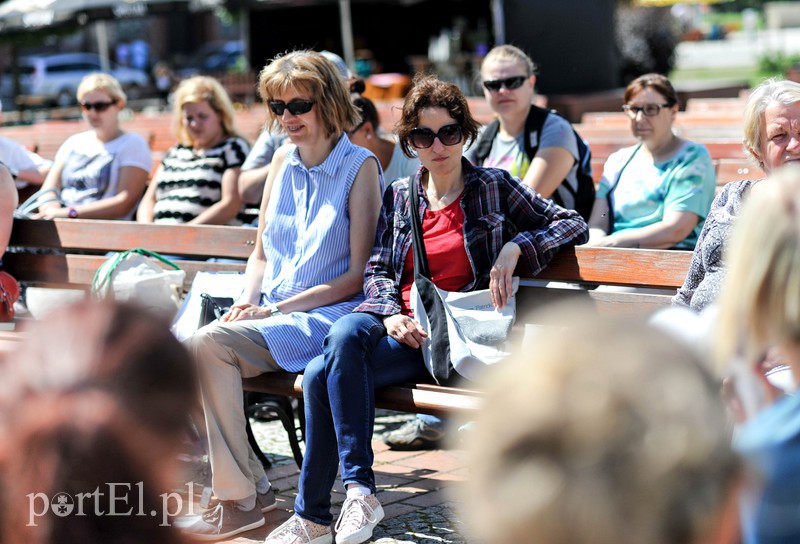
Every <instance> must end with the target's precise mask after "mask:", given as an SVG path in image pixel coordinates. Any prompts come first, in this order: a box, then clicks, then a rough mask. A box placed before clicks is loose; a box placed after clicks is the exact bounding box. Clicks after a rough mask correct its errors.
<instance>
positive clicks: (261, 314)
mask: <svg viewBox="0 0 800 544" xmlns="http://www.w3.org/2000/svg"><path fill="white" fill-rule="evenodd" d="M271 315H272V312H270V311H269V308H264V307H263V306H256V305H255V304H247V303H244V304H234V305H233V306H231V309H230V310H228V313H226V314H225V315H223V316H222V317H220V318H219V320H220V321H222V322H226V323H233V322H234V321H247V320H249V319H264V318H265V317H269V316H271Z"/></svg>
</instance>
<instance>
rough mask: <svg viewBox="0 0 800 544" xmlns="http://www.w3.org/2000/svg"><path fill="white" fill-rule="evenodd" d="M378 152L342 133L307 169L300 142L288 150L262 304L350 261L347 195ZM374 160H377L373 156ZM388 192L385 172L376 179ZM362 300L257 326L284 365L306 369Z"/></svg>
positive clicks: (273, 197)
mask: <svg viewBox="0 0 800 544" xmlns="http://www.w3.org/2000/svg"><path fill="white" fill-rule="evenodd" d="M370 157H372V158H375V156H374V155H373V154H372V153H371V152H370V151H368V150H366V149H364V148H363V147H359V146H357V145H353V144H352V143H350V141H349V140H348V139H347V138H346V137H342V138H340V139H339V142H338V143H337V144H336V147H334V149H333V151H332V152H331V154H330V155H329V156H328V158H327V159H325V161H324V162H323V163H322V164H320V165H318V166H314V167H312V168H306V167H305V166H304V165H303V163H302V161H301V160H300V155H299V154H298V151H297V148H296V147H295V148H294V149H293V150H291V151H290V152H289V154H288V155H287V157H286V160H285V161H284V163H283V165H282V167H281V171H280V172H279V173H278V175H277V176H276V178H275V184H274V186H273V187H272V192H271V193H270V199H269V204H268V205H267V209H266V213H265V217H264V219H263V220H264V233H263V235H262V243H263V244H264V254H265V256H266V260H267V263H266V268H265V270H264V280H263V282H262V287H261V292H262V303H267V302H270V303H278V302H280V301H282V300H285V299H287V298H289V297H291V296H293V295H296V294H298V293H302V292H303V291H305V290H306V289H309V288H311V287H314V286H316V285H319V284H321V283H325V282H328V281H331V280H333V279H334V278H336V277H338V276H340V275H342V274H344V273H345V272H346V271H347V270H348V268H349V267H350V215H349V208H348V204H349V197H350V189H351V188H352V186H353V182H354V181H355V178H356V175H357V174H358V171H359V170H360V169H361V165H362V164H363V163H364V161H365V160H367V159H368V158H370ZM375 160H376V161H377V159H375ZM378 183H379V184H380V190H381V192H383V175H381V176H380V177H379V179H378ZM363 299H364V295H363V293H359V294H358V295H356V296H354V297H352V298H351V299H350V300H347V301H344V302H339V303H337V304H332V305H330V306H324V307H320V308H315V309H313V310H309V311H308V312H293V313H291V314H288V315H281V316H275V317H270V318H267V319H264V320H262V321H261V322H260V323H259V324H258V325H257V327H258V329H259V331H260V332H261V334H262V335H263V337H264V340H265V341H266V343H267V346H268V347H269V350H270V352H271V353H272V355H273V356H274V357H275V360H276V362H277V363H278V364H279V365H280V366H281V368H283V369H285V370H287V371H289V372H299V371H301V370H303V369H304V368H305V366H306V364H308V362H309V361H310V360H311V359H313V358H314V357H316V356H317V355H320V354H321V353H322V342H323V340H324V339H325V336H326V335H327V334H328V330H329V329H330V327H331V325H333V322H334V321H336V320H337V319H338V318H339V317H341V316H343V315H345V314H348V313H350V312H352V311H353V309H354V308H355V307H356V306H357V305H358V304H359V303H360V302H361V301H362V300H363Z"/></svg>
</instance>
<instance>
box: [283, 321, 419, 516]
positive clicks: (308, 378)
mask: <svg viewBox="0 0 800 544" xmlns="http://www.w3.org/2000/svg"><path fill="white" fill-rule="evenodd" d="M430 379H431V378H430V375H429V374H428V371H427V370H426V369H425V364H424V363H423V361H422V352H421V351H420V350H419V349H414V348H411V347H409V346H407V345H405V344H401V343H399V342H397V341H396V340H394V339H393V338H390V337H389V336H387V334H386V328H385V327H384V326H383V321H382V319H381V318H379V317H376V316H374V315H371V314H364V313H352V314H348V315H346V316H344V317H342V318H340V319H339V320H338V321H336V323H334V325H333V327H331V330H330V332H329V333H328V336H327V337H326V338H325V343H324V346H323V353H322V355H321V356H319V357H316V358H314V359H313V360H312V361H311V362H310V363H309V364H308V367H306V370H305V375H304V376H303V399H304V400H305V415H306V456H305V458H304V459H303V467H302V469H301V471H300V483H299V489H298V495H297V498H296V499H295V502H294V510H295V512H296V513H297V514H298V515H300V516H301V517H303V518H305V519H308V520H311V521H313V522H315V523H321V524H323V525H330V524H331V522H332V521H333V517H332V516H331V489H332V488H333V484H334V482H335V481H336V471H337V467H338V466H339V464H340V463H341V470H342V481H343V482H344V484H345V485H347V484H351V483H357V484H359V485H362V486H364V487H368V488H370V489H371V490H372V492H373V493H374V492H375V475H374V474H373V472H372V462H373V453H372V429H373V426H374V422H375V389H376V388H380V387H384V386H387V385H391V384H395V383H401V382H405V381H430ZM337 454H338V458H337Z"/></svg>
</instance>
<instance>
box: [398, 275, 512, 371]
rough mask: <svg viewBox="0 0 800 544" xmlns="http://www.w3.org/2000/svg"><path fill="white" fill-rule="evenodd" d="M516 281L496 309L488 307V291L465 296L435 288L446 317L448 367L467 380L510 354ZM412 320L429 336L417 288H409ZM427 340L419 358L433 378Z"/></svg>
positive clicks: (426, 319) (425, 315) (424, 312)
mask: <svg viewBox="0 0 800 544" xmlns="http://www.w3.org/2000/svg"><path fill="white" fill-rule="evenodd" d="M518 289H519V278H518V277H514V282H513V291H512V295H511V296H510V297H509V299H508V302H507V303H506V305H505V306H503V307H502V308H500V309H497V308H495V307H494V306H493V305H492V297H491V293H490V292H489V290H488V289H481V290H479V291H471V292H467V293H460V292H452V291H443V290H442V289H439V288H438V287H437V288H436V291H437V292H438V294H439V297H440V298H441V300H442V302H443V306H444V309H445V315H446V318H447V337H448V339H449V343H450V349H449V357H450V364H451V365H452V367H453V368H454V369H455V371H456V372H457V373H458V374H459V375H460V376H462V377H464V378H467V379H468V380H477V379H478V377H479V375H480V374H481V372H482V371H483V370H484V369H485V367H486V366H489V365H493V364H496V363H499V362H500V361H502V360H504V359H505V358H506V357H508V356H509V354H510V349H511V347H510V345H509V339H508V337H509V334H510V332H511V327H512V326H513V325H514V320H515V319H516V309H517V297H516V294H517V290H518ZM411 309H412V311H413V312H414V317H415V319H416V320H417V321H419V323H420V324H421V325H422V327H423V328H424V329H425V330H426V331H428V332H429V333H430V331H431V324H430V320H429V318H428V314H427V312H426V311H425V306H424V305H423V303H422V298H421V297H420V294H419V291H418V290H417V285H416V283H414V284H413V285H412V287H411ZM431 354H432V351H431V342H430V338H428V339H426V342H425V345H424V346H423V347H422V357H423V359H424V360H425V366H426V367H427V368H428V371H429V372H430V373H431V375H435V374H434V371H433V366H432V363H431V359H432V355H431Z"/></svg>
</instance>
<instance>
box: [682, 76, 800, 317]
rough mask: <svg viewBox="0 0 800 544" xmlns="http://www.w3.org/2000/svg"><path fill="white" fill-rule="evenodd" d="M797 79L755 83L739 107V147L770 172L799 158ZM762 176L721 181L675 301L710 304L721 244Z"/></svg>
mask: <svg viewBox="0 0 800 544" xmlns="http://www.w3.org/2000/svg"><path fill="white" fill-rule="evenodd" d="M798 125H800V83H795V82H793V81H787V80H776V79H769V80H767V81H765V82H763V83H762V84H761V85H759V86H758V87H757V88H756V89H755V90H754V91H753V93H752V94H751V95H750V98H749V99H748V101H747V106H746V107H745V111H744V146H745V148H746V149H747V152H748V153H749V154H750V155H751V156H752V157H753V159H754V160H755V161H756V162H757V163H758V165H759V166H760V167H761V168H762V169H763V170H764V171H765V172H766V173H767V174H768V175H769V174H771V173H772V172H774V171H775V170H777V169H778V168H780V167H781V166H783V165H784V164H786V163H789V162H792V161H798V160H800V134H798V133H797V127H798ZM760 183H761V180H741V181H734V182H731V183H728V184H727V185H725V187H723V188H722V190H721V191H720V193H719V194H718V195H717V197H716V198H715V199H714V202H713V203H712V204H711V210H710V211H709V213H708V217H707V219H706V223H705V225H704V226H703V230H702V232H701V233H700V237H699V238H698V240H697V245H696V246H695V250H694V254H693V256H692V262H691V265H690V266H689V273H688V275H687V276H686V280H685V281H684V283H683V286H682V287H681V288H680V289H678V293H677V294H676V295H675V296H674V297H673V299H672V304H673V305H675V306H684V307H689V308H691V309H692V310H694V311H697V312H699V311H701V310H703V309H704V308H705V307H706V306H708V305H709V304H711V303H713V302H714V301H715V300H716V298H717V294H718V293H719V290H720V285H721V283H722V279H723V277H724V274H725V267H724V263H723V261H722V253H723V247H724V245H725V243H726V241H727V238H728V235H729V233H730V230H731V226H732V225H733V223H734V221H735V220H736V218H737V217H738V215H739V213H740V212H741V209H742V205H743V204H744V202H745V201H746V200H747V198H748V196H749V195H750V193H751V192H754V191H758V190H759V188H760Z"/></svg>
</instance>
